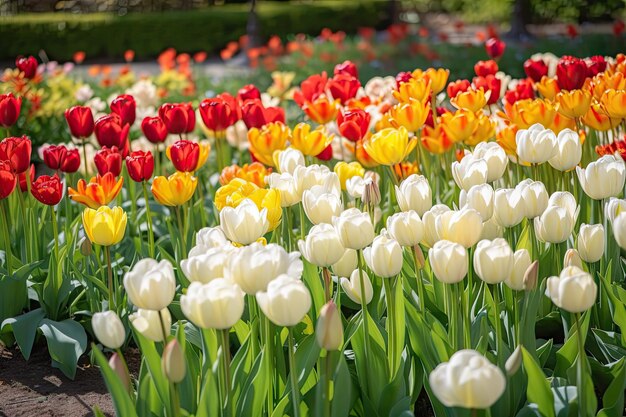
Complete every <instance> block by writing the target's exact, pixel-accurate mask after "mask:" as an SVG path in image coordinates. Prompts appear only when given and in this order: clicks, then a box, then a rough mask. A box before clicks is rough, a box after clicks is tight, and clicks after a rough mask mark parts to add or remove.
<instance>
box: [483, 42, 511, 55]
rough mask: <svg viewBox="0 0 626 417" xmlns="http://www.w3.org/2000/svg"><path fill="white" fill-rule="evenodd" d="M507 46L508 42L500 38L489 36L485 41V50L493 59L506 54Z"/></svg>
mask: <svg viewBox="0 0 626 417" xmlns="http://www.w3.org/2000/svg"><path fill="white" fill-rule="evenodd" d="M505 48H506V43H504V41H501V40H500V39H498V38H489V39H487V42H485V50H486V51H487V55H489V57H490V58H492V59H498V58H500V57H501V56H502V54H504V49H505Z"/></svg>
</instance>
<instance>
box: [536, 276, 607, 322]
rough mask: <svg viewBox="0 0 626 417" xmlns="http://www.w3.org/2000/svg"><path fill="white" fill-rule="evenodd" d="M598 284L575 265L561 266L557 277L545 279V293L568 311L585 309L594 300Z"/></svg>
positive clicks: (580, 311)
mask: <svg viewBox="0 0 626 417" xmlns="http://www.w3.org/2000/svg"><path fill="white" fill-rule="evenodd" d="M597 293H598V286H597V285H596V283H595V282H594V280H593V278H592V277H591V275H590V274H589V273H587V272H585V271H583V270H582V269H580V268H578V267H576V266H567V267H565V268H563V270H562V271H561V273H560V274H559V276H558V277H550V278H548V280H547V281H546V295H547V296H548V297H550V299H551V300H552V302H553V303H554V304H555V305H556V306H557V307H559V308H562V309H563V310H565V311H567V312H570V313H582V312H584V311H587V310H589V309H590V308H591V306H593V305H594V304H595V302H596V295H597Z"/></svg>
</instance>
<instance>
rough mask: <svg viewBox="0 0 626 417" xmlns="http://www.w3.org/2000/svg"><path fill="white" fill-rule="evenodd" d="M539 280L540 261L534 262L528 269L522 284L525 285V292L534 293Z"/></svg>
mask: <svg viewBox="0 0 626 417" xmlns="http://www.w3.org/2000/svg"><path fill="white" fill-rule="evenodd" d="M538 279H539V261H534V262H533V263H532V264H530V266H529V267H528V268H526V272H525V273H524V279H523V280H522V282H523V283H524V290H526V291H533V290H534V289H535V288H537V281H538Z"/></svg>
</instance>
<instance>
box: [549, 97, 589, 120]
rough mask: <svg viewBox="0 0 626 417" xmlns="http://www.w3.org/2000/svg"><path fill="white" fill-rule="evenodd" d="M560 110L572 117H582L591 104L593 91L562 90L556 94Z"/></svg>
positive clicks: (564, 114)
mask: <svg viewBox="0 0 626 417" xmlns="http://www.w3.org/2000/svg"><path fill="white" fill-rule="evenodd" d="M556 102H557V103H558V104H559V107H558V111H559V113H561V114H562V115H563V116H566V117H569V118H570V119H576V118H578V117H582V116H584V115H585V113H587V110H589V106H591V93H590V92H589V91H587V90H570V91H561V92H560V93H559V94H557V95H556Z"/></svg>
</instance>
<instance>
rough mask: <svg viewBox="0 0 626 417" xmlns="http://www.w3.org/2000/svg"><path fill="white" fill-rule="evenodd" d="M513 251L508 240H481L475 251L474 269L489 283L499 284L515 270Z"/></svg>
mask: <svg viewBox="0 0 626 417" xmlns="http://www.w3.org/2000/svg"><path fill="white" fill-rule="evenodd" d="M513 262H514V257H513V251H512V250H511V247H510V246H509V244H508V243H507V241H506V240H504V239H502V238H497V239H494V240H481V241H480V242H478V245H476V251H475V252H474V270H475V271H476V274H477V275H478V276H479V277H480V279H482V280H483V281H485V282H486V283H487V284H499V283H500V282H503V281H504V280H506V279H508V278H510V276H511V273H512V272H513Z"/></svg>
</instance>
